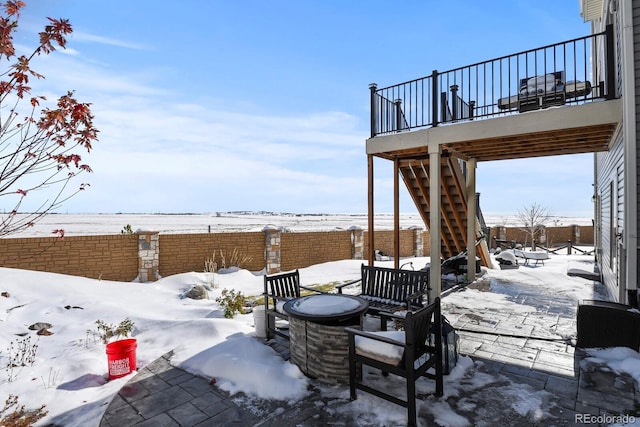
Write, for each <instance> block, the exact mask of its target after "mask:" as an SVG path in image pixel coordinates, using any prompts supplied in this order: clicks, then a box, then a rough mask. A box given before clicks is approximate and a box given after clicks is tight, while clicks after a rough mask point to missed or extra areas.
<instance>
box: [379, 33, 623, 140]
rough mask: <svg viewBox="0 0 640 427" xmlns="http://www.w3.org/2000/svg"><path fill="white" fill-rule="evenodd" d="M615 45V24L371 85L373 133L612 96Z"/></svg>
mask: <svg viewBox="0 0 640 427" xmlns="http://www.w3.org/2000/svg"><path fill="white" fill-rule="evenodd" d="M613 51H614V46H613V27H612V26H611V25H609V26H607V28H606V30H605V31H604V32H602V33H598V34H593V35H589V36H584V37H579V38H576V39H573V40H569V41H565V42H561V43H556V44H552V45H548V46H544V47H540V48H537V49H532V50H527V51H524V52H520V53H516V54H513V55H508V56H503V57H500V58H496V59H492V60H489V61H484V62H479V63H477V64H473V65H468V66H465V67H461V68H456V69H453V70H449V71H445V72H439V71H437V70H434V71H433V72H432V73H431V75H429V76H425V77H422V78H419V79H415V80H411V81H408V82H405V83H400V84H396V85H393V86H388V87H385V88H381V89H378V87H377V85H376V84H371V85H370V86H369V88H370V90H371V137H374V136H376V135H381V134H387V133H392V132H400V131H406V130H411V129H417V128H424V127H434V126H438V125H440V124H445V123H455V122H459V121H467V120H478V119H485V118H492V117H497V116H505V115H509V114H517V113H522V112H525V111H531V110H536V109H540V108H548V107H552V106H558V105H565V104H583V103H585V102H590V101H593V100H595V99H613V98H615V97H616V93H615V77H614V74H615V71H614V57H613V55H614V52H613ZM600 52H604V55H602V54H600ZM599 55H600V56H599ZM602 56H603V57H602ZM594 64H597V66H596V65H594Z"/></svg>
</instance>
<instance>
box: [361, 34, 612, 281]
mask: <svg viewBox="0 0 640 427" xmlns="http://www.w3.org/2000/svg"><path fill="white" fill-rule="evenodd" d="M596 45H602V46H605V52H606V55H605V57H604V58H598V57H595V55H596V54H595V53H594V52H596V50H595V49H593V47H594V46H596ZM592 64H598V66H592ZM614 65H615V61H614V52H613V29H612V27H611V26H609V27H608V28H607V30H606V31H605V32H602V33H599V34H593V35H589V36H585V37H580V38H577V39H573V40H569V41H565V42H561V43H557V44H553V45H548V46H544V47H541V48H536V49H532V50H528V51H523V52H520V53H516V54H513V55H508V56H504V57H501V58H496V59H492V60H489V61H484V62H481V63H477V64H473V65H469V66H465V67H461V68H456V69H453V70H449V71H446V72H438V71H437V70H434V71H433V72H432V73H431V74H430V75H428V76H425V77H422V78H419V79H415V80H411V81H408V82H404V83H400V84H396V85H392V86H388V87H384V88H378V87H377V85H376V84H372V85H370V87H369V89H370V91H371V137H370V138H369V139H368V140H367V141H366V152H367V156H368V159H369V161H368V165H369V166H368V171H369V218H370V221H369V229H370V230H372V229H373V221H372V220H371V218H373V215H374V212H373V210H374V209H373V207H374V202H373V183H374V181H375V179H374V176H373V160H372V159H373V157H378V158H382V159H387V160H390V161H392V162H393V167H394V175H395V176H396V177H397V178H398V179H395V182H394V200H395V207H394V212H395V214H396V216H398V215H399V189H398V187H399V181H400V180H399V177H401V178H402V180H403V182H404V183H405V185H406V187H407V190H408V191H409V194H410V195H411V197H412V199H413V200H414V203H415V205H416V207H417V209H418V212H419V213H420V215H421V216H422V218H423V220H424V223H425V225H426V226H427V227H428V228H429V230H430V231H431V233H430V234H431V242H430V251H431V256H432V259H434V255H435V254H439V255H440V256H441V257H443V258H446V257H449V256H453V255H456V254H457V253H459V252H463V251H466V252H467V254H468V258H469V259H474V258H475V256H476V248H478V250H479V252H480V255H481V258H482V260H483V263H484V264H485V265H489V263H490V259H489V256H488V255H487V250H486V243H485V244H484V246H483V243H484V242H483V239H484V237H485V236H483V235H482V230H481V229H480V227H479V222H478V220H477V214H476V188H475V169H476V165H477V162H484V161H495V160H507V159H522V158H529V157H543V156H557V155H564V154H580V153H595V152H602V151H607V150H609V147H610V144H611V142H612V139H613V137H614V133H615V131H616V128H617V127H618V126H619V125H620V123H621V121H622V101H621V99H618V96H617V93H616V82H615V80H614V75H615V69H614ZM462 164H464V166H460V165H462ZM434 207H436V208H434ZM433 224H439V225H440V226H439V229H436V227H433V226H432V225H433ZM398 228H399V222H397V221H396V242H395V246H396V248H398V250H399V231H398V230H397V229H398ZM373 236H374V233H369V239H370V240H369V249H370V253H369V262H370V263H371V262H372V260H373V259H374V256H373V251H374V249H375V242H374V241H373V239H374V237H373ZM474 243H475V244H474ZM439 267H440V265H439V263H437V262H433V261H432V263H431V275H430V280H431V283H434V284H436V285H435V288H436V289H437V290H438V291H437V292H436V293H439V290H440V289H441V288H440V268H439ZM468 271H469V280H473V279H474V277H475V270H474V269H469V270H468Z"/></svg>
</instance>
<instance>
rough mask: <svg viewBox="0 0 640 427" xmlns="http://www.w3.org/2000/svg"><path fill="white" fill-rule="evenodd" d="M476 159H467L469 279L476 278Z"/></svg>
mask: <svg viewBox="0 0 640 427" xmlns="http://www.w3.org/2000/svg"><path fill="white" fill-rule="evenodd" d="M476 215H477V214H476V159H469V160H467V280H469V281H470V282H473V281H474V280H476Z"/></svg>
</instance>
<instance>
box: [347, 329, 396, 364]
mask: <svg viewBox="0 0 640 427" xmlns="http://www.w3.org/2000/svg"><path fill="white" fill-rule="evenodd" d="M371 333H372V334H375V335H379V336H383V337H385V338H390V339H392V340H395V341H399V342H402V343H404V342H405V338H404V331H379V332H371ZM355 338H356V354H358V355H360V356H365V357H368V358H370V359H374V360H378V361H380V362H383V363H387V364H389V365H394V366H398V365H399V364H400V361H401V360H402V355H403V353H404V347H402V346H399V345H395V344H389V343H386V342H381V341H376V340H374V339H371V338H367V337H362V336H357V335H356V337H355Z"/></svg>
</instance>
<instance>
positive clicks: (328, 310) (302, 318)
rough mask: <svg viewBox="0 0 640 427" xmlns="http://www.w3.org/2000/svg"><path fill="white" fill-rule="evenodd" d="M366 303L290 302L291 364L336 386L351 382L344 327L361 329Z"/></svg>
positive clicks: (331, 298) (312, 298)
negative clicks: (349, 379) (349, 380)
mask: <svg viewBox="0 0 640 427" xmlns="http://www.w3.org/2000/svg"><path fill="white" fill-rule="evenodd" d="M368 305H369V304H368V303H367V301H365V300H363V299H361V298H358V297H354V296H351V295H339V294H319V295H309V296H306V297H302V298H296V299H293V300H290V301H288V302H287V303H286V304H285V305H284V307H283V309H284V312H285V313H287V315H288V316H289V350H290V355H291V363H294V364H295V365H296V366H298V368H300V370H301V371H302V372H303V373H304V374H305V375H308V376H309V377H312V378H315V379H318V380H320V381H323V382H326V383H330V384H336V383H347V381H348V378H349V346H348V338H347V333H346V332H345V329H344V328H345V326H360V327H362V324H363V322H362V317H363V314H364V312H365V311H366V310H367V307H368Z"/></svg>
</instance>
